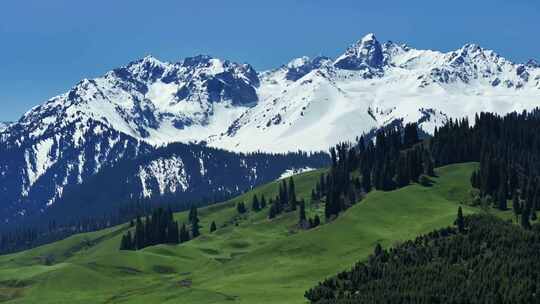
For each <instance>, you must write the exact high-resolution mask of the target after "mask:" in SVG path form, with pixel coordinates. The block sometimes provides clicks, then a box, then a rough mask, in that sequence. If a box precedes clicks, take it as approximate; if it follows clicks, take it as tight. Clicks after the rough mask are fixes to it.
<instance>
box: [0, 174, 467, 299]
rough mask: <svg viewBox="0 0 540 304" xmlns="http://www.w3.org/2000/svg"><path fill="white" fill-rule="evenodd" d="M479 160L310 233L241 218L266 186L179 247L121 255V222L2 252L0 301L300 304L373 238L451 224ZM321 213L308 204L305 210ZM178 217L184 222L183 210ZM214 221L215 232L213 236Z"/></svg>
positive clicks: (304, 193) (306, 177) (375, 198)
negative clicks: (49, 258) (47, 261)
mask: <svg viewBox="0 0 540 304" xmlns="http://www.w3.org/2000/svg"><path fill="white" fill-rule="evenodd" d="M475 166H476V165H475V164H460V165H452V166H447V167H443V168H440V169H438V170H437V173H438V175H439V176H440V177H439V178H436V179H435V183H434V185H433V186H432V187H428V188H426V187H422V186H419V185H411V186H408V187H406V188H403V189H399V190H396V191H392V192H378V191H374V192H371V193H370V194H369V195H368V196H367V197H366V198H365V199H364V200H363V201H362V202H361V203H359V204H357V205H355V206H354V207H352V208H350V209H349V210H347V211H346V212H345V213H344V214H343V215H341V216H340V217H339V218H338V219H336V220H335V221H334V222H332V223H330V224H327V225H323V226H321V227H319V228H316V229H313V230H309V231H298V229H296V227H295V223H296V221H297V214H296V213H291V214H287V215H284V216H281V217H279V218H278V219H275V220H273V221H269V220H268V219H266V215H267V210H265V211H262V212H259V213H255V214H254V213H251V212H250V213H249V215H247V216H245V217H244V218H238V217H237V213H236V209H235V204H236V203H237V202H238V201H242V200H243V201H245V202H249V201H250V200H251V196H252V195H253V193H258V194H261V193H264V194H265V195H266V196H267V198H268V197H271V196H273V195H275V193H276V190H277V184H275V183H271V184H268V185H265V186H262V187H259V188H257V189H255V190H254V191H253V192H252V193H247V194H245V195H243V196H240V197H239V198H236V199H234V200H232V201H229V202H226V203H223V204H218V205H214V206H211V207H208V208H204V209H201V210H200V216H201V220H202V226H203V229H202V232H203V235H202V236H201V237H200V238H198V239H197V240H194V241H191V242H188V243H186V244H183V245H180V246H169V245H159V246H155V247H150V248H146V249H145V250H141V251H136V252H119V251H118V245H119V242H120V236H121V233H123V231H125V229H126V227H125V226H120V227H114V228H111V229H108V230H104V231H98V232H94V233H88V234H83V235H77V236H74V237H71V238H69V239H66V240H64V241H61V242H57V243H54V244H50V245H47V246H43V247H40V248H36V249H33V250H29V251H26V252H22V253H18V254H14V255H8V256H0V301H1V300H2V297H4V298H9V297H12V298H13V300H12V301H10V303H224V302H227V301H229V300H236V301H237V302H238V303H304V299H303V293H304V291H305V290H306V289H308V288H309V287H312V286H313V285H314V284H316V282H318V281H320V280H321V279H323V278H324V277H327V276H330V275H333V274H335V273H336V272H337V271H339V270H343V269H345V268H347V267H350V266H351V265H352V264H353V263H355V262H356V261H358V260H360V259H363V258H365V257H367V255H368V254H369V253H371V251H372V250H373V247H374V245H375V244H376V243H377V242H381V243H382V244H383V245H384V246H391V245H392V244H394V243H395V242H398V241H401V240H405V239H410V238H414V237H415V236H416V235H417V234H419V233H424V232H428V231H430V230H433V229H434V228H437V227H442V226H447V225H450V224H451V223H452V222H453V220H454V218H455V214H456V210H457V204H458V203H459V202H463V201H466V200H467V199H468V196H469V195H468V192H469V190H470V186H469V176H470V173H471V172H472V170H473V168H475ZM319 174H320V172H309V173H305V174H302V175H301V176H298V177H296V178H295V181H296V186H297V191H298V193H299V196H300V197H304V198H306V199H307V198H308V197H309V195H310V193H311V189H312V187H313V185H314V183H315V182H316V181H317V180H318V177H319ZM321 209H322V206H310V208H309V210H308V211H309V213H314V212H318V213H321V212H322V210H321ZM464 210H465V212H466V213H467V212H475V211H477V209H472V208H469V207H464ZM176 217H177V218H178V219H179V220H180V221H185V219H186V217H187V215H186V214H185V213H179V214H177V215H176ZM212 220H215V221H216V223H217V224H218V231H216V232H215V233H214V234H211V235H210V234H208V227H209V225H210V222H211V221H212ZM236 223H237V224H236ZM46 255H54V256H55V261H56V263H55V264H54V265H52V266H45V265H43V262H42V261H43V256H46ZM1 282H3V283H1ZM186 286H189V287H186Z"/></svg>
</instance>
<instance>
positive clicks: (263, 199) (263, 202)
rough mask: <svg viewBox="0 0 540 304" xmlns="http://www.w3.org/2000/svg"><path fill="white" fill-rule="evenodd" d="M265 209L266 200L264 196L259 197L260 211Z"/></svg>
mask: <svg viewBox="0 0 540 304" xmlns="http://www.w3.org/2000/svg"><path fill="white" fill-rule="evenodd" d="M264 208H266V198H265V197H264V194H263V195H261V210H262V209H264Z"/></svg>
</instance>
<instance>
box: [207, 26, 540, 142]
mask: <svg viewBox="0 0 540 304" xmlns="http://www.w3.org/2000/svg"><path fill="white" fill-rule="evenodd" d="M316 62H317V63H318V65H314V64H313V63H312V61H310V60H309V59H308V58H305V57H304V58H300V59H296V60H294V61H292V62H291V63H290V64H289V65H286V66H284V67H282V68H279V69H276V70H274V71H270V72H265V73H262V74H260V75H261V84H260V86H259V88H258V93H259V102H258V104H257V106H255V107H252V108H250V109H248V110H247V111H246V113H244V114H243V115H242V116H241V117H240V118H239V119H238V120H236V121H235V122H234V124H233V125H232V127H231V128H229V130H228V132H227V133H225V134H224V135H222V136H219V137H218V138H216V139H215V140H213V141H211V145H214V146H217V147H222V148H226V149H232V150H240V151H246V150H248V151H250V150H257V149H262V150H271V151H286V150H295V149H298V148H302V149H308V150H310V149H311V150H318V149H323V148H324V147H328V146H330V145H333V144H336V143H337V142H339V141H342V140H354V139H355V138H356V137H357V136H358V135H359V134H361V133H363V132H367V131H369V130H371V129H373V128H379V127H381V126H384V125H387V124H389V123H392V122H394V121H401V122H402V123H407V122H419V123H420V127H421V128H422V129H423V130H424V131H426V132H427V133H432V132H433V130H434V128H435V127H436V126H438V125H441V124H443V123H444V122H445V121H446V120H447V119H449V118H456V117H465V116H468V117H471V118H472V117H474V114H475V113H478V112H481V111H490V112H496V113H501V114H503V113H507V112H511V111H514V110H517V111H521V110H523V109H531V108H534V107H536V106H538V105H539V103H540V68H539V65H538V63H536V62H535V61H530V62H529V63H527V64H514V63H512V62H510V61H509V60H506V59H505V58H503V57H501V56H499V55H498V54H496V53H495V52H493V51H491V50H486V49H483V48H481V47H479V46H477V45H474V44H468V45H465V46H464V47H462V48H460V49H458V50H456V51H452V52H448V53H442V52H437V51H430V50H417V49H413V48H411V47H408V46H406V45H402V44H397V43H393V42H386V43H380V42H379V41H378V40H377V39H376V38H375V36H374V35H373V34H369V35H366V36H365V37H364V38H362V39H361V40H360V41H358V42H357V43H355V44H353V45H352V46H351V47H349V48H348V49H347V50H346V51H345V52H344V53H343V54H342V55H341V56H338V57H337V58H336V59H335V60H328V59H326V60H322V61H321V60H316ZM291 67H294V69H295V70H301V71H303V73H302V74H301V77H296V78H290V77H287V74H288V71H290V70H291ZM258 139H259V140H258Z"/></svg>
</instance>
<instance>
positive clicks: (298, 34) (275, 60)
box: [0, 0, 540, 121]
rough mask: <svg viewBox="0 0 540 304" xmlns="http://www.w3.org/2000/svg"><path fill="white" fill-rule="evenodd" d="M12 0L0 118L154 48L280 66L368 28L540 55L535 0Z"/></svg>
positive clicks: (539, 5) (424, 42)
mask: <svg viewBox="0 0 540 304" xmlns="http://www.w3.org/2000/svg"><path fill="white" fill-rule="evenodd" d="M442 2H443V1H433V0H430V1H358V0H356V1H318V0H311V1H308V0H305V1H294V0H286V1H280V0H272V1H253V0H251V1H244V0H229V1H223V0H221V1H204V0H197V1H187V0H182V1H180V0H178V1H172V0H171V1H159V0H155V1H138V0H129V1H128V0H108V1H105V0H93V1H73V0H47V1H43V0H32V1H29V0H18V1H14V0H13V1H9V3H8V1H3V3H2V4H1V6H0V121H2V120H16V119H18V118H19V117H20V115H21V114H23V113H24V112H25V111H27V110H28V109H29V108H30V107H32V106H34V105H37V104H40V103H42V102H44V101H45V100H47V99H48V98H49V97H52V96H54V95H57V94H60V93H62V92H65V91H66V90H68V89H69V88H70V87H71V86H72V85H73V84H75V83H77V82H78V81H79V80H80V79H82V78H85V77H86V78H91V77H96V76H99V75H101V74H103V73H105V72H106V71H108V70H110V69H112V68H114V67H118V66H121V65H124V64H126V63H127V62H129V61H131V60H134V59H137V58H139V57H142V56H144V55H147V54H152V55H154V56H156V57H158V58H160V59H162V60H166V61H178V60H180V59H181V58H183V57H186V56H192V55H196V54H200V53H204V54H210V55H213V56H215V57H220V58H226V59H231V60H235V61H239V62H249V63H251V64H252V65H253V66H254V67H255V68H256V69H258V70H264V69H268V68H272V67H276V66H279V65H281V64H283V63H285V62H287V61H289V60H290V59H291V58H294V57H298V56H301V55H308V56H314V55H319V54H324V55H327V56H335V55H337V54H339V53H340V52H342V51H343V49H344V48H346V47H347V46H348V45H349V44H351V43H353V42H354V41H356V40H358V39H359V38H360V37H362V36H363V35H364V34H366V33H368V32H374V33H375V34H376V36H377V37H378V38H379V39H380V40H383V41H385V40H393V41H399V42H406V43H407V44H409V45H411V46H413V47H416V48H430V49H437V50H442V51H448V50H453V49H456V48H459V47H461V46H462V45H463V44H465V43H467V42H475V43H478V44H480V45H481V46H483V47H485V48H491V49H494V50H495V51H497V52H498V53H500V54H501V55H503V56H505V57H507V58H509V59H511V60H514V61H520V62H521V61H526V60H527V59H529V58H536V59H540V39H538V37H539V32H540V30H539V29H540V1H536V0H531V1H525V0H515V1H500V0H491V1H478V0H467V1H462V0H453V1H444V2H445V3H444V4H441V3H442Z"/></svg>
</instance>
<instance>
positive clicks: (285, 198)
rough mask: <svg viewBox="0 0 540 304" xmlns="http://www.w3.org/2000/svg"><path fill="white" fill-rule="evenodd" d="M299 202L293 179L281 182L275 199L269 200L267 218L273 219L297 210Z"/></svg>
mask: <svg viewBox="0 0 540 304" xmlns="http://www.w3.org/2000/svg"><path fill="white" fill-rule="evenodd" d="M298 204H299V201H298V199H297V198H296V186H295V184H294V178H293V177H290V178H289V179H288V182H287V179H283V180H281V183H280V184H279V192H278V195H277V197H275V198H274V199H271V200H270V210H269V212H268V218H269V219H273V218H275V217H276V216H278V215H279V214H281V213H283V212H291V211H295V210H296V209H297V208H298Z"/></svg>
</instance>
